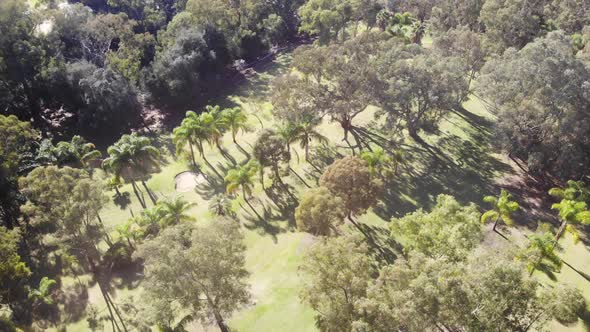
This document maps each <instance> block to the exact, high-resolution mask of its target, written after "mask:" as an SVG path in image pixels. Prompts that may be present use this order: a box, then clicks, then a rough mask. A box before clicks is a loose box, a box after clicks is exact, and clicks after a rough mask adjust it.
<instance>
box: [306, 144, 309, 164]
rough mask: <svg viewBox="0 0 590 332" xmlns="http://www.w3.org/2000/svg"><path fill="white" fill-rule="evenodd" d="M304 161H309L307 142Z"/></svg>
mask: <svg viewBox="0 0 590 332" xmlns="http://www.w3.org/2000/svg"><path fill="white" fill-rule="evenodd" d="M305 161H307V162H309V142H307V144H305Z"/></svg>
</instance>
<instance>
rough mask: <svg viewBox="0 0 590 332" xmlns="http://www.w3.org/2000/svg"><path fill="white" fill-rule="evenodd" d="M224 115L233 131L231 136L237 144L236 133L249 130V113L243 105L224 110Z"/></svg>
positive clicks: (226, 122) (227, 124) (225, 120)
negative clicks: (243, 108)
mask: <svg viewBox="0 0 590 332" xmlns="http://www.w3.org/2000/svg"><path fill="white" fill-rule="evenodd" d="M222 116H223V118H224V122H225V124H226V126H227V127H228V128H229V130H230V131H231V138H232V141H233V142H234V143H235V144H238V142H237V141H236V135H237V134H238V132H240V130H241V131H244V132H246V131H248V129H249V126H248V115H247V114H246V113H245V112H244V110H242V108H241V107H234V108H227V109H224V110H223V111H222Z"/></svg>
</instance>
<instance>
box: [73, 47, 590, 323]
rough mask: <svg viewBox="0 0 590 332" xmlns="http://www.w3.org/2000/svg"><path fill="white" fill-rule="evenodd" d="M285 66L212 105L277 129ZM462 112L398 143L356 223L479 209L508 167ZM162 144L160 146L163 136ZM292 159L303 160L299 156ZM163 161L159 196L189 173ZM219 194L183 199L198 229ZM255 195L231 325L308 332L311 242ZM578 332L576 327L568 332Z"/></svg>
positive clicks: (480, 126)
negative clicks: (304, 298) (386, 174)
mask: <svg viewBox="0 0 590 332" xmlns="http://www.w3.org/2000/svg"><path fill="white" fill-rule="evenodd" d="M289 62H290V56H289V55H288V54H286V55H282V56H280V57H279V58H278V59H277V60H276V61H275V62H274V63H273V64H271V65H269V66H267V67H266V68H263V69H259V72H260V73H259V74H258V75H256V76H255V77H253V78H251V79H249V80H248V81H246V82H244V83H243V84H241V85H240V87H239V88H238V89H237V90H236V91H235V92H234V93H233V94H232V95H231V96H229V97H227V98H226V99H224V100H220V101H219V103H220V104H222V105H224V104H229V103H232V104H239V105H242V106H243V107H244V108H245V109H246V110H247V111H248V112H249V113H251V114H256V115H257V116H258V118H260V120H261V121H262V122H263V125H264V127H265V128H269V127H273V126H274V125H276V123H275V122H274V121H273V119H272V117H271V115H270V108H271V105H270V104H269V103H268V102H267V100H268V95H267V93H268V88H269V83H270V82H271V80H272V79H273V78H274V77H276V76H277V75H280V74H281V73H284V72H285V71H287V70H289ZM464 106H465V110H458V111H456V112H454V113H451V114H450V115H448V116H447V117H446V118H445V120H444V121H443V122H442V124H441V126H440V131H439V132H437V133H436V134H435V135H426V134H423V137H424V138H425V141H426V142H428V143H429V144H430V148H429V149H425V148H424V147H422V146H419V145H417V144H415V143H414V142H412V141H411V140H408V139H406V140H405V142H403V143H404V144H405V145H404V149H405V151H406V158H407V160H408V162H407V163H406V165H405V166H404V167H402V172H401V173H402V176H401V177H399V178H394V179H391V180H390V183H388V187H389V188H391V191H388V192H387V193H386V195H385V199H384V201H385V202H384V203H383V204H380V206H379V207H378V208H376V209H375V211H374V212H370V213H369V214H367V215H365V216H363V217H361V218H360V220H361V221H362V222H364V223H366V224H369V225H372V226H376V229H377V230H380V231H381V233H382V234H385V235H386V234H387V230H386V227H387V224H386V222H385V221H384V220H388V219H389V218H390V217H391V216H401V215H403V214H405V213H407V212H410V211H413V210H415V209H416V208H418V207H422V208H425V209H428V208H429V207H430V206H431V205H432V204H433V202H434V199H435V197H436V195H438V194H440V193H447V194H451V195H454V196H456V197H457V198H458V200H459V201H461V202H465V203H467V202H475V203H480V202H481V197H482V196H483V195H485V194H490V193H494V192H496V191H497V188H496V186H495V185H494V182H495V180H496V179H498V178H499V177H500V176H501V175H502V174H506V173H509V172H511V170H512V168H511V167H510V166H509V165H508V164H507V163H506V161H505V160H503V159H502V158H501V156H499V155H497V154H495V153H494V151H492V150H491V149H490V148H489V143H490V140H491V136H490V133H491V131H490V130H491V125H492V121H493V118H492V117H491V115H490V114H489V113H487V112H486V110H485V108H484V107H483V106H482V105H481V104H480V103H479V102H476V101H468V102H467V103H466V104H465V105H464ZM372 113H373V112H372V110H367V112H364V113H363V114H362V115H361V116H359V118H358V119H356V122H355V124H357V125H368V124H369V123H370V122H371V121H372ZM251 125H252V127H253V129H260V123H259V121H258V120H257V119H256V118H255V117H254V116H251ZM321 130H322V133H323V134H324V135H325V136H327V137H328V138H329V139H330V140H331V141H332V142H333V143H334V144H337V145H340V144H342V143H341V139H342V132H341V129H340V128H339V126H338V125H335V124H332V123H324V124H322V126H321ZM228 136H229V135H228ZM228 136H227V137H225V141H224V146H225V147H226V148H227V149H228V151H229V153H230V154H231V155H232V156H233V157H234V158H236V159H237V160H238V161H241V160H243V159H244V156H243V155H242V154H241V152H240V151H239V150H238V149H237V147H236V146H235V145H234V144H233V143H232V142H231V138H230V137H228ZM255 136H256V134H255V133H254V132H250V133H246V134H244V135H241V136H240V139H239V142H240V143H241V145H242V146H243V147H244V148H245V149H246V150H250V145H251V144H253V143H254V139H255ZM162 141H163V142H166V141H167V140H166V137H164V138H163V139H162ZM299 153H300V155H301V156H302V155H303V154H302V151H299ZM206 157H207V158H208V159H209V160H210V161H211V162H212V163H213V164H214V165H215V166H216V168H217V169H219V170H221V169H223V168H227V167H229V166H230V163H229V162H228V161H227V160H225V159H224V158H223V157H222V156H221V155H220V154H219V152H218V151H217V150H214V149H208V150H207V155H206ZM169 160H170V162H169V164H168V165H166V166H165V167H163V169H162V171H161V172H160V173H158V174H156V175H154V176H153V177H152V179H150V181H149V182H148V184H149V186H150V187H151V188H152V189H154V190H155V191H156V192H158V193H159V194H160V196H169V195H175V194H176V193H175V192H174V181H173V177H174V175H176V174H177V173H179V172H181V171H184V170H187V169H188V167H187V166H186V162H183V161H176V160H174V159H172V158H170V159H169ZM199 163H200V164H202V165H203V166H202V167H203V169H204V170H205V171H206V172H207V173H211V171H210V170H209V169H208V168H207V166H206V165H204V164H203V163H202V162H201V161H199ZM292 166H293V168H294V169H295V170H296V171H297V172H298V173H299V174H303V172H304V169H305V167H306V166H305V164H304V163H303V162H302V163H301V164H297V162H296V158H293V163H292ZM99 173H100V172H99ZM98 175H100V174H98ZM288 182H289V183H291V184H293V185H294V187H295V191H296V192H301V191H302V190H303V186H302V185H301V184H300V183H298V182H297V181H295V180H294V177H293V176H290V177H289V180H288ZM310 183H312V182H310ZM222 190H223V185H222V184H218V185H203V186H199V188H198V190H197V191H198V193H197V192H191V193H185V194H182V195H183V196H185V197H186V198H187V199H188V200H190V201H194V202H197V206H196V207H195V208H194V209H193V211H192V213H193V214H194V215H195V217H196V218H197V220H198V221H197V222H198V223H204V222H208V220H209V219H210V215H209V213H208V212H207V199H208V198H210V197H211V196H212V195H213V194H214V193H216V192H220V191H222ZM123 191H127V192H129V193H130V198H131V202H132V203H131V208H132V210H133V211H134V212H135V213H138V212H139V211H140V207H139V204H138V203H137V202H136V199H135V197H134V196H133V193H132V191H131V189H130V186H129V185H127V186H125V187H124V188H123ZM255 194H256V196H257V197H259V198H260V200H261V201H260V202H257V203H256V204H255V205H256V208H257V209H258V211H260V212H261V213H262V211H263V210H262V208H263V206H264V207H266V208H269V209H270V210H272V212H271V213H272V214H273V215H272V216H271V217H270V218H269V221H268V223H267V224H265V225H261V224H260V223H253V222H251V221H248V220H253V218H252V216H251V215H250V213H249V212H246V211H245V210H244V209H242V208H240V205H241V206H244V204H243V201H242V200H241V198H239V199H238V200H237V202H236V208H237V209H238V213H239V215H240V219H241V220H242V221H243V222H244V223H245V225H246V227H245V229H246V243H247V247H248V251H247V253H246V256H247V257H246V267H247V269H248V270H249V271H250V272H251V277H250V284H251V291H252V294H253V304H252V305H251V306H249V307H247V308H244V309H242V310H240V311H238V312H237V313H236V314H235V315H234V316H233V317H232V318H231V319H230V325H231V327H232V328H235V329H237V330H239V331H276V330H278V329H280V330H281V331H313V330H315V327H314V319H313V316H314V312H313V310H311V309H310V308H308V307H306V306H305V305H303V304H302V303H300V301H299V298H298V293H299V286H298V285H299V281H298V274H297V266H298V265H299V263H300V261H301V258H302V253H303V252H304V250H305V248H306V247H307V246H309V245H310V244H311V243H313V238H312V237H311V236H309V235H306V234H302V233H297V232H293V231H292V230H291V229H289V227H288V223H287V221H286V220H285V219H284V218H281V216H280V215H277V214H276V213H274V212H276V208H273V207H274V205H273V203H272V202H271V201H270V199H268V197H267V196H266V195H265V194H264V193H263V191H262V189H261V188H260V185H258V186H257V187H256V189H255ZM148 205H151V204H148ZM102 215H103V219H104V220H105V222H106V223H107V224H108V225H110V226H111V227H114V226H115V225H117V224H119V223H122V222H124V221H125V220H126V219H127V218H128V217H129V216H130V212H129V211H128V210H121V209H120V208H118V207H117V206H115V205H114V204H111V205H110V206H109V207H108V208H107V209H106V210H105V211H103V212H102ZM513 233H514V234H513V236H514V237H515V238H519V233H520V231H519V230H516V231H514V232H513ZM520 237H521V236H520ZM502 245H504V244H502ZM564 257H565V259H566V260H568V261H570V263H571V264H574V265H575V266H577V267H579V268H580V269H582V270H586V271H590V266H589V265H590V263H587V262H590V260H589V259H588V258H590V253H589V252H588V250H587V249H586V247H585V246H584V245H581V244H580V245H578V246H575V247H573V246H570V245H568V246H567V250H566V252H565V255H564ZM558 277H559V280H563V281H564V282H572V283H575V284H576V285H578V287H580V288H581V289H583V290H584V293H585V295H586V297H587V298H589V299H590V288H589V287H588V282H587V281H586V280H584V279H581V278H580V277H579V276H578V275H577V274H574V273H571V271H570V270H569V269H567V268H564V270H563V272H562V273H561V274H560V275H559V276H558ZM136 284H137V283H135V284H133V287H130V289H125V288H121V289H118V290H117V291H116V296H117V298H119V299H120V298H122V297H124V296H127V295H129V294H131V295H134V296H139V294H140V286H139V287H136V286H137V285H136ZM90 294H91V295H90V302H91V303H94V304H96V305H97V306H98V307H99V308H104V303H103V301H102V298H101V297H100V296H98V294H97V291H96V289H95V288H92V289H91V290H90ZM105 326H108V325H105ZM191 329H192V330H195V331H199V330H205V329H206V328H203V327H201V326H199V325H198V324H194V325H193V326H192V327H191ZM564 329H565V328H564V327H563V326H560V325H559V324H558V323H554V325H553V326H552V330H554V331H563V330H564ZM68 330H69V331H85V330H87V325H86V322H85V320H81V321H79V322H77V323H76V324H72V325H70V326H69V329H68ZM207 330H215V329H211V328H209V329H207ZM584 330H585V329H584V327H583V325H582V323H580V324H579V326H578V327H574V328H573V329H572V331H584Z"/></svg>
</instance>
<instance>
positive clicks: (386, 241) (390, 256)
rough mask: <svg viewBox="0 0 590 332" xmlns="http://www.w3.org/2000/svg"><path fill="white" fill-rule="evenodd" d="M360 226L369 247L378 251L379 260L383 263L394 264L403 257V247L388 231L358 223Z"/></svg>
mask: <svg viewBox="0 0 590 332" xmlns="http://www.w3.org/2000/svg"><path fill="white" fill-rule="evenodd" d="M358 226H359V228H360V231H361V232H362V233H363V235H364V236H365V237H366V238H367V241H368V242H369V245H371V246H372V247H374V249H375V250H377V252H376V254H377V258H378V260H379V261H380V262H381V263H383V264H393V263H394V262H395V260H396V259H397V258H398V257H399V256H400V255H403V247H402V245H401V244H399V243H398V242H396V241H395V240H394V239H393V238H392V237H391V235H390V232H389V230H388V229H386V228H383V227H378V226H371V225H367V224H365V223H362V222H358Z"/></svg>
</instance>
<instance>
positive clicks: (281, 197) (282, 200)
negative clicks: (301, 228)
mask: <svg viewBox="0 0 590 332" xmlns="http://www.w3.org/2000/svg"><path fill="white" fill-rule="evenodd" d="M285 187H287V188H285ZM294 189H295V188H293V186H291V185H289V184H284V185H279V184H278V183H276V182H274V183H273V184H272V185H271V186H270V187H267V188H264V192H265V193H266V196H268V198H269V199H270V200H271V201H272V202H273V203H274V205H275V207H276V210H277V212H278V214H277V215H276V216H277V217H278V219H279V220H286V221H287V223H288V226H289V227H295V208H297V206H298V205H299V201H298V200H297V198H296V197H294V196H293V194H291V193H292V192H293V190H294Z"/></svg>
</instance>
